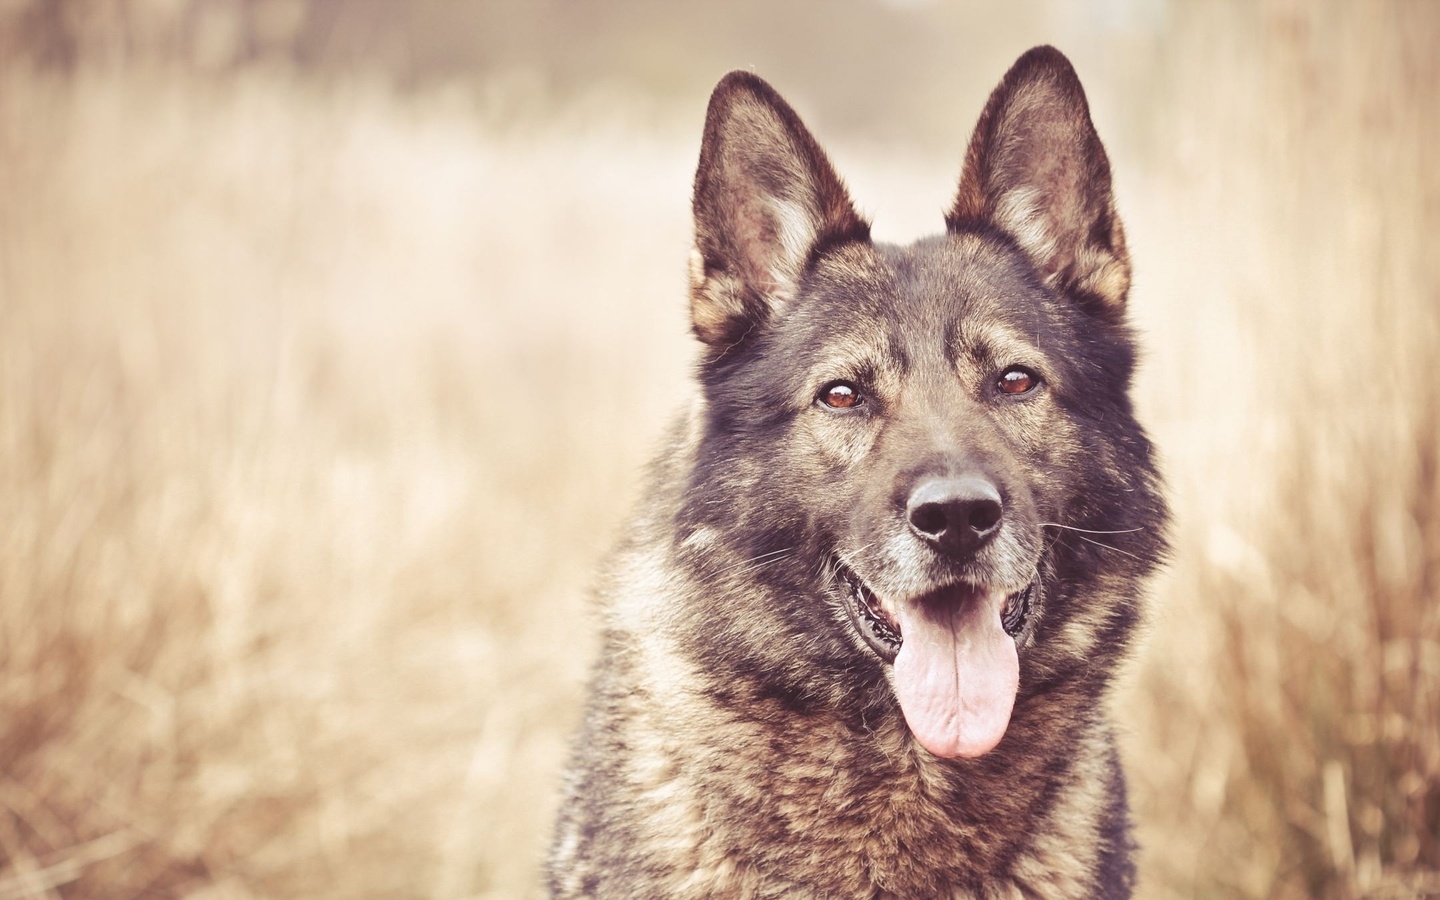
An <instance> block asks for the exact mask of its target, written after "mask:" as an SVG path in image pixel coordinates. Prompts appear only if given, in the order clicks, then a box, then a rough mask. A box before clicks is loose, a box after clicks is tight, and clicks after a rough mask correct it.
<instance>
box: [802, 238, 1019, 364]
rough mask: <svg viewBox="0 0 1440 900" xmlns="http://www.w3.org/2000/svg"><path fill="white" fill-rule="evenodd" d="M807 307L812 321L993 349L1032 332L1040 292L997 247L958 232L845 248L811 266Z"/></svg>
mask: <svg viewBox="0 0 1440 900" xmlns="http://www.w3.org/2000/svg"><path fill="white" fill-rule="evenodd" d="M814 274H815V277H814V279H813V281H812V288H813V290H812V291H811V292H810V293H811V297H810V298H807V300H808V303H807V304H806V305H807V306H808V307H809V309H808V310H807V311H808V312H809V314H810V315H809V316H807V318H811V319H812V320H815V319H820V320H828V321H837V320H844V321H845V322H847V323H848V324H849V326H850V327H851V328H853V329H858V330H861V331H873V332H874V333H877V334H878V333H881V332H888V331H893V330H895V329H897V328H898V329H902V330H904V331H906V332H908V333H910V334H911V335H916V334H919V333H924V332H928V333H930V334H933V335H936V336H937V337H943V338H944V339H945V341H946V342H947V343H953V342H957V341H958V342H959V343H960V344H962V345H968V344H993V343H996V342H997V341H1003V340H1004V338H1005V336H1006V335H1013V334H1016V333H1027V332H1033V330H1034V328H1035V326H1036V324H1037V322H1038V321H1039V319H1040V318H1041V317H1043V316H1044V314H1045V309H1044V297H1045V290H1044V288H1043V287H1042V286H1041V285H1040V282H1039V280H1038V277H1037V276H1036V274H1035V273H1034V270H1033V269H1032V268H1031V267H1029V266H1028V265H1027V264H1026V262H1025V259H1024V257H1023V256H1022V255H1021V254H1020V253H1019V252H1017V251H1016V250H1014V248H1013V247H1010V246H1009V245H1008V244H1006V243H1005V242H1004V241H1002V240H999V239H997V238H995V237H992V236H989V235H985V234H972V233H961V234H958V235H948V234H947V235H943V236H938V237H932V238H925V239H922V240H920V241H917V242H915V243H913V244H909V245H907V246H894V245H886V244H877V245H866V246H863V247H855V248H849V249H846V250H845V251H843V252H840V253H836V254H833V255H832V256H830V257H827V258H826V259H824V260H823V261H822V262H821V263H820V265H818V266H817V267H816V271H815V273H814Z"/></svg>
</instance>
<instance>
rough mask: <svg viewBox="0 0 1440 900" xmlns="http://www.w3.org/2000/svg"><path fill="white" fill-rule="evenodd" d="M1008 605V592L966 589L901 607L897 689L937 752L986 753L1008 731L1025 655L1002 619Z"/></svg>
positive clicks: (909, 716) (910, 718) (920, 734)
mask: <svg viewBox="0 0 1440 900" xmlns="http://www.w3.org/2000/svg"><path fill="white" fill-rule="evenodd" d="M1004 603H1005V597H1004V595H1003V594H981V593H976V592H971V591H966V590H963V589H962V590H960V591H958V592H957V593H956V594H955V595H953V596H946V597H943V598H939V599H938V601H937V600H936V599H935V598H930V602H925V603H900V604H897V606H898V607H899V609H898V610H896V615H897V618H898V619H899V624H900V635H901V637H902V639H903V643H901V645H900V653H899V655H898V656H896V657H895V693H896V695H897V696H898V697H899V699H900V709H901V710H903V711H904V713H905V721H906V722H908V723H909V725H910V730H911V732H913V733H914V735H915V739H916V740H917V741H919V742H920V745H921V746H922V747H924V748H925V749H926V750H929V751H930V752H931V753H933V754H935V755H936V756H940V757H945V758H954V757H957V756H963V757H966V758H969V757H975V756H980V755H982V754H985V753H989V752H990V751H991V750H992V749H994V747H995V745H996V744H998V743H1000V738H1002V737H1004V736H1005V727H1006V726H1007V725H1009V724H1010V710H1011V709H1012V708H1013V707H1014V705H1015V691H1016V690H1017V689H1018V688H1019V686H1020V659H1019V656H1018V655H1017V654H1016V651H1015V641H1014V639H1013V638H1011V637H1010V635H1008V634H1006V633H1005V629H1004V627H1002V626H1001V624H1000V613H1001V609H1002V607H1003V605H1004Z"/></svg>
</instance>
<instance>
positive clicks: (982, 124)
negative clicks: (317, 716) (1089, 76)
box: [549, 47, 1167, 898]
mask: <svg viewBox="0 0 1440 900" xmlns="http://www.w3.org/2000/svg"><path fill="white" fill-rule="evenodd" d="M694 213H695V242H696V252H695V254H694V256H693V260H692V263H693V264H692V292H691V298H690V303H691V319H692V323H693V327H694V331H695V334H696V335H697V336H698V337H699V339H700V341H701V342H702V345H703V347H702V358H701V360H700V362H699V366H698V378H697V390H696V392H695V397H694V400H693V404H692V405H691V407H690V409H689V412H688V415H686V416H684V417H683V420H682V421H681V422H680V423H679V424H678V426H677V427H676V428H675V429H674V431H673V432H672V433H671V436H670V438H669V441H668V444H667V447H666V449H665V450H664V452H663V453H662V455H661V457H660V459H659V460H658V462H657V463H656V464H655V465H654V467H653V471H652V473H651V476H652V477H651V479H650V486H649V490H648V493H647V495H646V498H645V500H644V503H643V504H642V506H641V510H640V513H639V515H638V517H637V518H636V520H635V521H634V523H633V525H632V527H631V529H630V531H629V538H628V540H627V541H625V542H624V543H623V545H622V546H621V547H620V548H619V550H618V551H617V552H616V554H614V558H613V560H612V564H611V565H610V567H609V571H608V576H607V577H606V579H605V580H604V582H603V585H602V594H603V603H602V611H603V612H602V616H603V618H602V633H603V636H602V644H603V647H602V656H601V659H600V661H599V664H598V666H597V668H596V670H595V672H594V676H593V681H592V683H591V686H590V694H589V702H588V706H587V712H586V715H585V718H584V724H583V727H582V729H581V733H580V735H579V738H578V740H577V743H576V749H575V754H574V758H573V761H572V764H571V768H570V771H569V774H568V784H567V788H566V793H565V797H564V799H563V808H562V811H561V814H560V821H559V825H558V828H557V832H556V836H555V840H554V845H553V848H552V853H551V858H550V864H549V878H550V888H551V890H552V892H553V893H554V895H555V896H558V897H577V896H601V897H715V896H726V897H729V896H735V897H892V896H893V897H976V898H992V897H993V898H1000V897H1005V898H1010V897H1015V898H1056V897H1128V896H1130V895H1131V892H1132V890H1133V886H1134V882H1135V866H1134V862H1133V860H1132V854H1133V850H1134V845H1133V842H1132V840H1131V836H1130V824H1129V814H1128V810H1127V804H1126V796H1125V782H1124V778H1123V776H1122V774H1121V769H1120V766H1119V763H1118V758H1117V753H1116V748H1115V740H1114V736H1113V733H1112V729H1111V726H1110V724H1109V721H1108V719H1107V713H1106V709H1105V707H1106V702H1107V698H1108V694H1109V686H1110V684H1111V681H1112V677H1113V675H1114V673H1115V670H1116V667H1117V664H1118V663H1119V662H1120V661H1121V660H1122V658H1123V657H1124V655H1125V653H1126V650H1127V647H1128V645H1129V643H1130V641H1131V636H1132V632H1133V631H1134V630H1135V627H1136V623H1137V619H1138V618H1139V616H1140V612H1141V601H1140V589H1141V585H1142V582H1143V580H1144V579H1145V577H1146V576H1147V575H1148V574H1149V573H1150V572H1151V571H1152V570H1153V569H1154V568H1155V567H1156V565H1157V563H1158V561H1159V560H1160V558H1161V556H1162V555H1163V553H1164V549H1165V546H1164V541H1165V539H1164V532H1165V522H1166V516H1167V513H1166V508H1165V504H1164V501H1163V500H1162V498H1161V493H1160V479H1159V476H1158V474H1157V471H1156V466H1155V462H1154V459H1153V456H1152V451H1151V445H1150V443H1149V441H1148V440H1147V439H1146V437H1145V434H1144V432H1143V431H1142V430H1141V428H1140V426H1139V425H1138V424H1137V423H1136V421H1135V417H1134V414H1133V411H1132V408H1131V402H1130V399H1129V397H1128V394H1127V392H1128V390H1129V385H1130V380H1131V374H1132V370H1133V368H1134V363H1135V349H1134V343H1133V337H1132V334H1131V332H1130V329H1129V328H1128V326H1127V325H1126V322H1125V309H1124V307H1125V300H1126V294H1127V292H1128V290H1129V285H1130V263H1129V257H1128V255H1127V253H1126V249H1125V238H1124V235H1123V232H1122V229H1121V226H1120V221H1119V219H1118V218H1117V215H1116V211H1115V203H1114V199H1113V195H1112V192H1111V183H1110V165H1109V161H1108V160H1107V158H1106V155H1105V150H1104V148H1103V147H1102V146H1101V144H1100V140H1099V138H1098V137H1097V136H1096V133H1095V129H1094V126H1093V125H1092V124H1091V121H1090V113H1089V108H1088V106H1087V104H1086V100H1085V95H1084V92H1083V90H1082V89H1081V87H1080V82H1079V80H1078V79H1077V78H1076V75H1075V72H1074V70H1073V69H1072V68H1071V66H1070V63H1069V62H1068V61H1067V60H1066V59H1065V57H1064V56H1063V55H1061V54H1060V53H1059V52H1058V51H1056V50H1055V49H1053V48H1050V47H1039V48H1036V49H1034V50H1031V51H1029V52H1028V53H1026V54H1025V55H1024V56H1022V57H1021V58H1020V59H1019V61H1018V62H1017V63H1016V64H1015V66H1014V67H1013V68H1012V69H1011V70H1010V72H1009V73H1008V74H1007V75H1006V76H1005V78H1004V79H1003V80H1002V81H1001V83H1000V85H999V87H998V88H996V90H995V92H994V94H992V95H991V97H990V99H989V102H988V103H987V104H986V106H985V109H984V112H983V113H982V114H981V116H980V120H979V123H978V124H977V126H976V128H975V133H974V137H973V138H972V140H971V143H970V148H969V151H968V153H967V155H966V157H965V164H964V170H963V173H962V176H961V179H960V186H959V190H958V195H957V196H956V197H955V199H954V202H953V204H952V205H951V206H950V209H949V213H948V214H947V216H946V218H945V223H946V230H945V233H944V234H942V235H940V236H937V237H930V238H926V239H924V240H920V241H918V242H916V243H914V244H912V245H910V246H907V247H896V246H887V245H883V244H876V243H872V241H871V240H870V232H869V226H868V224H867V223H866V221H865V220H864V219H862V218H861V217H860V216H859V215H857V214H856V212H855V210H854V208H853V206H852V205H851V202H850V200H849V198H848V196H847V194H846V190H845V188H844V186H843V185H842V183H841V181H840V179H839V178H838V177H837V176H836V174H835V172H834V171H833V169H832V168H831V165H830V163H829V161H828V160H827V158H826V156H825V154H824V153H823V152H822V151H821V149H820V147H819V145H817V144H816V142H815V139H814V138H813V137H811V135H810V133H809V132H808V131H807V130H806V129H805V127H804V126H803V125H802V124H801V122H800V120H799V118H798V117H797V116H796V114H795V113H794V111H792V110H791V108H790V107H789V106H788V105H787V104H786V103H785V101H784V100H782V99H781V98H780V96H779V95H778V94H777V93H776V92H775V91H774V90H773V89H772V88H771V87H770V86H769V85H768V84H766V83H765V82H764V81H762V80H760V79H759V78H757V77H755V76H754V75H752V74H749V73H747V72H734V73H732V74H730V75H728V76H726V77H725V78H724V79H723V80H722V81H721V82H720V84H719V85H718V86H717V87H716V89H715V93H714V95H713V96H712V97H711V100H710V107H709V114H708V119H707V121H706V124H705V134H704V139H703V143H702V146H701V151H700V166H699V171H698V173H697V174H696V177H695V195H694Z"/></svg>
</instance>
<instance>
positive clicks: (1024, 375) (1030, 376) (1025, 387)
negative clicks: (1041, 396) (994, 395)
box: [995, 366, 1040, 397]
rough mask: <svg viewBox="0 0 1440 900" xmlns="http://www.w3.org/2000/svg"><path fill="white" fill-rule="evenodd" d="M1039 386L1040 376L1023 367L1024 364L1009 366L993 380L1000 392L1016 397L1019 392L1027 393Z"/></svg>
mask: <svg viewBox="0 0 1440 900" xmlns="http://www.w3.org/2000/svg"><path fill="white" fill-rule="evenodd" d="M1039 386H1040V376H1039V375H1036V374H1035V373H1034V372H1032V371H1030V370H1029V369H1027V368H1025V367H1024V366H1011V367H1010V368H1008V369H1006V370H1005V371H1003V372H1001V373H1000V377H999V378H998V379H996V380H995V387H996V388H997V389H999V391H1000V393H1002V394H1009V395H1010V396H1012V397H1018V396H1020V395H1021V394H1028V393H1030V392H1031V391H1033V390H1035V389H1036V388H1037V387H1039Z"/></svg>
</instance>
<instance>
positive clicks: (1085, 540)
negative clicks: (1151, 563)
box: [1080, 535, 1143, 562]
mask: <svg viewBox="0 0 1440 900" xmlns="http://www.w3.org/2000/svg"><path fill="white" fill-rule="evenodd" d="M1080 540H1082V541H1084V542H1085V543H1087V544H1094V545H1095V546H1097V547H1104V548H1105V549H1106V550H1114V551H1115V552H1116V553H1119V554H1120V555H1121V556H1128V557H1130V558H1131V559H1133V560H1136V561H1142V562H1143V560H1141V559H1140V557H1138V556H1136V555H1135V554H1133V553H1131V552H1129V551H1127V550H1121V549H1120V548H1119V547H1112V546H1110V545H1109V544H1102V543H1100V542H1099V541H1092V540H1090V538H1087V537H1085V536H1084V535H1081V536H1080Z"/></svg>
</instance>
